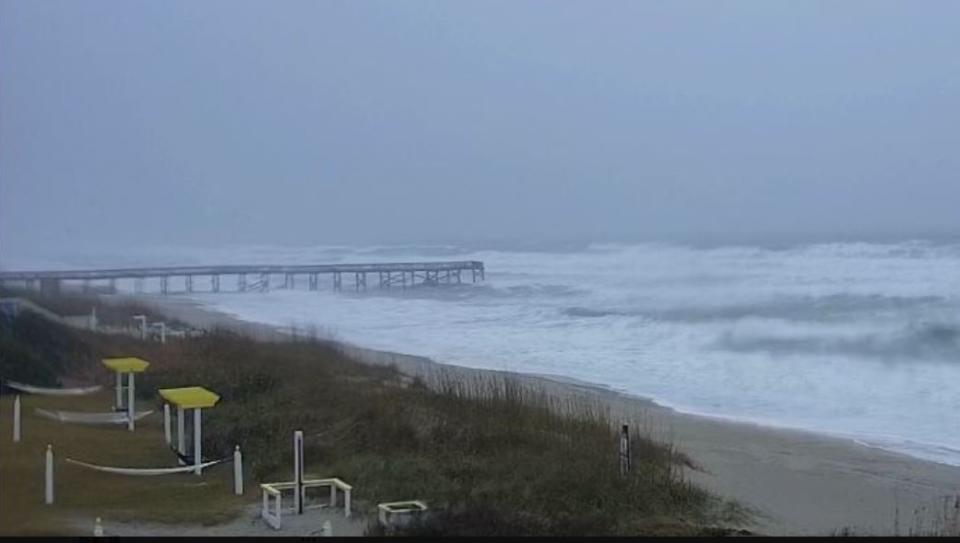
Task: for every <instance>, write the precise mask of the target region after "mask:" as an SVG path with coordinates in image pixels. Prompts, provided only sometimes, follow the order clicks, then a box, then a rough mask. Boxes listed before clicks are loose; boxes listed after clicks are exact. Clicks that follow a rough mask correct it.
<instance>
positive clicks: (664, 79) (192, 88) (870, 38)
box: [0, 0, 960, 256]
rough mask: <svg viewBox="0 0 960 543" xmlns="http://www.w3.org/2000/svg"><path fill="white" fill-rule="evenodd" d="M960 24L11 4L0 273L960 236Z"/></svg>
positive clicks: (880, 6) (934, 10)
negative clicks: (121, 254)
mask: <svg viewBox="0 0 960 543" xmlns="http://www.w3.org/2000/svg"><path fill="white" fill-rule="evenodd" d="M958 21H960V2H956V1H952V0H948V1H942V2H935V1H912V0H911V1H903V2H881V1H876V0H869V1H851V0H846V1H835V0H830V1H824V2H816V1H809V0H804V1H800V0H794V1H771V0H759V1H730V2H723V1H715V0H710V1H702V2H692V1H691V2H684V1H656V2H654V1H647V2H644V1H639V0H635V1H625V2H618V1H610V0H604V1H593V0H591V1H582V2H572V1H562V0H552V1H549V2H548V1H539V2H534V1H526V2H524V1H517V0H508V1H482V2H481V1H473V2H467V1H456V2H454V1H448V0H441V1H433V2H430V1H425V0H417V1H396V0H394V1H383V2H374V1H358V0H348V1H319V0H318V1H309V2H295V1H288V0H285V1H263V2H240V1H235V0H231V1H224V2H214V1H193V0H191V1H172V0H162V1H161V0H156V1H150V2H146V1H130V0H122V1H89V0H88V1H83V2H79V1H64V2H60V1H50V0H46V1H33V0H19V1H12V0H2V1H0V244H2V246H0V256H2V254H4V253H5V252H7V253H10V252H13V253H17V252H20V251H23V250H26V249H28V248H30V247H31V246H33V247H47V248H56V247H61V246H69V247H73V248H76V247H82V246H85V245H87V244H96V245H99V246H109V247H116V248H118V249H122V248H123V247H127V246H130V245H131V244H133V243H166V244H178V243H189V244H194V245H196V244H201V245H209V244H219V243H283V244H301V243H302V244H313V243H318V244H319V243H332V244H339V243H395V242H450V241H460V240H463V241H467V240H470V241H477V240H510V239H518V240H562V239H570V240H647V239H685V240H714V239H718V240H719V239H732V240H735V239H749V238H762V237H770V238H777V237H782V238H784V239H792V238H822V239H831V238H836V239H841V238H842V239H849V238H851V237H853V238H857V237H860V238H865V239H870V238H877V237H880V238H883V237H912V236H921V235H952V234H954V233H958V232H960V175H958V172H960V30H958Z"/></svg>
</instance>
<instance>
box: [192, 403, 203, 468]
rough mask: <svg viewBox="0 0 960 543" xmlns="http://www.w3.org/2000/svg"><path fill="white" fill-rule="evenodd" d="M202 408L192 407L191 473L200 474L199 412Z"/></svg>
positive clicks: (201, 461)
mask: <svg viewBox="0 0 960 543" xmlns="http://www.w3.org/2000/svg"><path fill="white" fill-rule="evenodd" d="M201 411H202V410H201V409H200V408H199V407H194V408H193V465H194V466H195V467H194V469H193V473H195V474H196V475H200V472H201V471H202V469H201V468H200V464H202V463H203V460H202V457H201V455H200V449H201V446H200V445H201V434H200V412H201Z"/></svg>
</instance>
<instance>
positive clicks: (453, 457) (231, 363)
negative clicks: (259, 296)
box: [0, 329, 744, 535]
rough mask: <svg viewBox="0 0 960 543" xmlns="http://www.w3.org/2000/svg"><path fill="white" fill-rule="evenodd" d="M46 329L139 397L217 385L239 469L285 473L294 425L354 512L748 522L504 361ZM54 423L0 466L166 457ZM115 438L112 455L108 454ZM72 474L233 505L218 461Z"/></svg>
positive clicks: (100, 493) (213, 432) (188, 509)
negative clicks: (56, 451)
mask: <svg viewBox="0 0 960 543" xmlns="http://www.w3.org/2000/svg"><path fill="white" fill-rule="evenodd" d="M56 333H58V334H60V333H66V334H68V335H72V336H73V337H75V338H79V339H80V342H81V343H82V345H83V346H84V347H83V349H88V350H89V353H91V356H92V357H93V358H99V357H101V356H141V357H144V358H146V359H147V360H150V361H151V363H152V365H151V367H150V369H149V371H148V372H146V373H145V374H142V377H141V378H140V379H139V380H138V393H139V395H140V396H141V401H142V402H143V404H144V405H145V406H146V405H149V404H152V405H154V406H156V407H157V408H159V407H160V404H159V402H158V400H157V397H156V394H155V390H156V389H157V388H165V387H176V386H190V385H203V386H205V387H207V388H210V389H211V390H214V391H215V392H217V393H218V394H220V395H221V398H222V399H221V401H220V403H219V404H218V405H217V406H216V407H214V408H212V409H209V410H207V412H206V413H205V416H204V444H203V447H204V451H205V454H207V455H209V456H210V457H220V456H224V455H227V454H229V452H230V451H232V450H233V447H234V445H235V444H240V445H241V447H242V448H243V451H244V457H245V463H246V466H247V468H248V472H249V473H250V476H252V478H251V481H250V482H251V483H254V482H266V481H268V480H289V479H290V471H291V469H292V468H291V465H290V456H291V450H290V449H291V437H292V433H293V431H294V430H298V429H302V430H303V431H304V433H305V447H306V461H307V466H306V469H307V472H308V474H310V475H315V476H318V477H340V478H341V479H344V480H346V481H347V482H349V483H350V484H352V485H354V487H355V493H354V500H355V510H356V511H357V512H358V513H360V514H370V515H373V514H375V504H376V503H378V502H382V501H396V500H404V499H421V500H424V501H426V502H427V503H428V504H429V505H430V507H431V509H432V511H434V513H433V515H432V516H431V517H429V520H428V522H426V523H424V524H421V525H416V526H412V527H411V528H410V529H409V530H408V533H415V534H422V535H641V534H645V535H717V534H724V533H728V532H729V530H728V528H727V526H734V525H736V524H738V523H740V522H741V521H743V520H744V519H743V513H742V511H741V510H740V509H739V508H738V507H736V506H735V505H734V504H730V503H727V502H723V501H721V500H719V499H717V498H716V497H714V496H711V495H710V494H708V493H707V492H705V491H703V490H701V489H699V488H697V487H696V486H694V485H692V484H691V483H689V482H688V481H686V480H685V479H684V477H683V466H685V465H689V460H688V459H687V458H686V457H684V456H683V455H682V454H680V453H678V452H677V451H675V450H674V449H673V448H672V447H670V446H668V445H664V444H660V443H656V442H654V441H652V440H650V439H647V438H645V437H643V436H638V435H636V434H637V432H636V431H635V434H634V435H635V438H634V441H633V453H634V458H633V465H634V470H633V472H632V473H631V474H630V475H629V476H627V477H621V476H620V475H619V473H618V467H617V435H616V431H615V426H616V425H617V424H619V422H620V421H613V420H611V419H610V417H609V415H608V413H607V410H606V409H605V408H604V406H603V405H600V404H590V403H583V402H580V401H577V400H573V399H565V398H558V397H555V396H550V395H547V394H545V393H543V392H542V391H539V390H537V389H536V388H535V387H531V386H526V385H521V384H519V383H517V382H515V381H513V380H511V379H509V378H506V377H502V376H489V377H483V378H474V379H467V380H464V379H463V378H462V376H457V375H456V374H449V375H440V376H438V377H437V378H436V379H431V382H430V384H429V386H428V384H426V383H424V382H422V381H420V380H417V379H411V378H410V377H407V376H405V375H403V374H401V373H400V372H398V371H397V370H395V369H394V368H391V367H386V366H368V365H364V364H360V363H358V362H356V361H355V360H352V359H350V358H348V357H347V356H345V355H344V354H342V353H341V352H340V350H339V349H338V348H337V347H336V346H335V345H333V344H330V343H326V342H322V341H317V340H302V341H272V342H271V341H255V340H253V339H250V338H249V337H244V336H241V335H238V334H235V333H230V332H224V331H211V333H209V334H207V335H205V336H204V337H197V338H183V339H180V338H178V339H174V340H171V341H169V342H168V343H167V345H159V344H156V343H150V342H140V341H137V340H135V339H133V338H128V337H123V336H105V335H97V334H91V333H84V332H76V331H68V330H59V329H57V330H56ZM31 348H33V347H31ZM72 369H73V368H72V367H71V366H69V365H68V366H67V367H66V368H64V371H65V372H66V373H70V372H71V371H72ZM77 369H78V371H82V372H85V373H86V375H87V376H88V379H91V378H95V379H99V380H100V381H101V382H103V383H104V384H107V385H109V384H110V383H111V382H112V381H110V376H109V375H107V374H106V373H104V372H101V373H99V374H98V373H97V372H96V371H95V370H91V369H90V368H86V369H84V365H83V364H82V363H77ZM5 401H7V402H9V400H7V399H5ZM31 401H32V400H31ZM90 401H97V402H100V403H104V405H107V406H108V405H109V403H110V402H109V398H99V399H96V400H94V399H91V400H90ZM5 405H6V404H5ZM72 408H74V407H72ZM55 424H56V423H52V422H47V421H43V422H35V421H31V427H32V432H33V434H32V437H30V438H29V441H28V442H27V444H26V446H24V445H23V444H22V445H21V451H18V452H16V454H15V455H13V456H11V458H14V459H15V460H13V462H12V463H11V461H7V460H6V458H7V456H6V454H5V455H4V456H3V458H4V460H3V461H2V463H0V473H4V474H9V475H10V476H12V477H17V478H20V479H22V480H23V484H24V485H27V486H25V487H24V488H25V489H26V488H30V487H29V485H31V484H33V485H40V484H41V483H42V480H41V477H40V474H41V473H42V471H37V470H42V468H41V467H38V466H42V464H41V463H40V462H42V447H43V446H45V442H46V441H48V440H51V439H54V438H56V439H57V440H58V441H57V442H58V443H59V442H61V441H63V440H66V441H65V442H64V445H63V446H62V447H63V449H64V452H65V453H69V454H74V455H76V456H78V457H81V458H83V459H89V460H90V461H101V462H102V463H105V464H110V463H112V464H117V463H120V464H123V463H124V462H123V461H121V460H128V462H127V463H131V464H132V463H134V461H136V462H142V463H144V464H147V463H150V464H149V465H158V464H157V463H160V464H159V465H167V464H168V463H169V462H170V461H171V459H170V458H169V456H170V453H169V451H167V450H166V449H165V448H164V447H163V445H162V437H161V435H160V429H159V427H158V426H157V425H158V424H159V423H158V422H155V421H154V422H151V423H147V424H146V425H144V426H143V427H142V429H138V430H137V432H136V433H135V434H129V433H128V432H126V431H125V430H122V429H114V428H111V429H95V430H91V429H90V427H80V428H79V429H72V428H71V429H70V430H69V432H71V433H70V434H67V433H65V432H66V430H65V429H66V428H67V426H65V425H60V427H59V428H51V425H55ZM632 428H634V429H635V430H636V429H638V428H639V427H638V425H637V424H633V425H632ZM81 430H82V432H81ZM2 431H4V430H3V429H2V426H0V432H2ZM58 431H59V432H60V433H59V434H58V433H57V432H58ZM44 432H49V434H44ZM81 434H82V435H81ZM6 440H7V443H4V449H0V451H3V452H4V453H6V449H7V448H8V447H9V438H6ZM0 441H2V439H0ZM55 446H56V447H58V448H60V446H59V445H56V444H55ZM141 447H142V448H141ZM114 451H122V453H121V452H118V455H119V456H116V457H114V456H111V455H112V454H113V452H114ZM81 455H82V456H81ZM163 462H166V463H163ZM223 471H225V472H226V471H228V470H223ZM27 474H29V475H27ZM85 476H88V475H84V474H80V473H77V474H70V475H66V474H65V479H64V480H63V482H64V484H65V485H66V484H68V483H70V485H69V486H70V488H71V490H69V491H66V492H65V493H64V495H63V499H62V501H61V500H59V499H58V507H64V508H66V509H68V510H70V511H77V512H93V511H94V510H96V511H98V513H97V514H100V513H99V512H103V514H100V516H104V517H106V516H109V515H119V516H121V517H123V518H138V519H142V520H164V521H167V522H196V521H198V520H200V519H224V518H228V517H229V516H230V515H231V514H236V513H235V512H236V511H237V509H238V507H239V505H238V504H237V503H236V500H234V499H232V497H231V496H230V493H229V492H228V491H227V489H224V488H221V486H222V484H227V483H226V482H224V481H221V482H220V483H217V482H216V481H217V477H218V475H216V474H212V475H211V479H210V482H209V484H208V485H206V486H204V487H192V486H184V485H188V484H189V483H190V481H191V477H192V476H184V477H181V478H174V479H176V480H173V479H172V482H171V483H169V486H159V487H149V488H147V487H143V486H140V485H139V484H138V483H135V482H125V481H123V480H120V479H122V478H119V477H111V476H105V475H100V474H98V475H97V477H98V479H96V480H91V479H89V478H88V479H83V480H81V479H70V478H69V477H85ZM106 477H110V479H109V480H108V479H106ZM114 479H116V480H114ZM204 480H205V481H206V480H207V477H206V476H205V477H204ZM81 481H82V482H81ZM74 486H76V487H78V488H76V489H74V488H73V487H74ZM247 486H248V488H254V487H255V485H253V484H248V485H247ZM80 487H82V490H81V489H80ZM39 488H40V487H39V486H36V489H31V490H23V491H18V493H19V492H23V493H24V494H29V495H34V494H35V495H36V500H35V501H33V502H30V503H31V505H30V506H29V507H28V506H26V505H18V506H16V507H20V508H21V510H15V511H11V512H9V513H8V512H6V511H3V510H2V509H0V515H6V514H11V515H13V516H14V517H17V518H29V517H31V515H41V516H42V515H46V514H48V513H47V512H46V511H43V509H44V508H43V506H42V505H41V503H42V501H41V500H42V493H40V492H41V491H40V490H38V489H39ZM108 489H109V491H110V492H112V494H110V495H107V493H108ZM187 489H189V490H187ZM71 493H73V494H71ZM248 494H249V492H248ZM247 500H248V502H249V503H253V502H252V500H251V499H250V497H249V496H248V497H247ZM4 501H6V500H4ZM38 510H39V511H38ZM0 518H3V517H2V516H0ZM24 526H26V525H25V524H22V523H21V524H20V525H19V528H18V529H23V528H24ZM10 533H20V532H16V531H14V532H10ZM371 533H372V534H376V533H379V532H377V531H376V530H373V531H372V532H371Z"/></svg>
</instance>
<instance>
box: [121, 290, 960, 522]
mask: <svg viewBox="0 0 960 543" xmlns="http://www.w3.org/2000/svg"><path fill="white" fill-rule="evenodd" d="M138 299H139V300H140V301H144V302H147V303H151V304H154V305H155V306H157V308H158V309H159V310H161V311H163V312H164V313H165V314H167V315H169V316H171V317H173V318H176V319H179V320H181V321H184V322H188V323H190V324H191V325H193V326H196V327H199V328H211V327H222V328H227V329H232V330H235V331H239V332H243V333H247V334H250V335H253V336H254V337H259V338H261V339H271V338H288V337H289V335H288V334H285V333H283V332H281V331H280V330H278V329H276V328H273V327H270V326H267V325H262V324H257V323H249V322H244V321H240V320H238V319H236V318H234V317H232V316H230V315H227V314H224V313H219V312H215V311H211V310H208V309H205V308H203V307H201V306H200V305H198V304H196V303H195V302H192V301H190V300H187V299H182V298H177V297H170V296H168V297H160V296H143V297H139V298H138ZM341 347H342V348H343V349H344V351H346V352H348V353H349V354H351V355H352V356H355V357H356V358H358V359H360V360H362V361H364V362H366V363H370V364H394V365H396V366H397V367H398V368H399V369H400V370H401V371H403V372H404V373H407V374H409V375H411V376H420V377H421V378H424V379H425V380H430V379H436V378H438V376H446V377H450V376H454V377H455V378H457V379H483V378H484V377H485V376H486V377H489V376H491V375H494V374H500V375H509V376H511V377H512V378H515V379H517V380H518V381H520V382H522V383H524V384H525V385H529V386H531V387H535V388H536V389H539V390H542V391H544V392H545V393H547V394H550V395H552V396H554V397H556V398H558V399H577V400H578V401H579V400H582V401H584V402H589V403H592V404H601V405H603V406H604V407H605V408H608V409H609V410H610V412H611V414H612V415H613V416H614V417H617V418H622V419H624V420H630V421H642V424H641V426H642V428H643V430H644V431H646V432H647V433H650V434H652V435H653V437H655V438H657V439H659V440H661V441H665V442H669V443H673V444H674V445H676V446H677V448H679V449H680V450H681V451H682V452H684V453H686V454H687V455H688V456H690V457H691V458H692V459H693V461H694V463H695V464H696V465H697V467H698V469H696V470H688V474H689V477H690V478H691V480H693V481H694V482H696V483H697V484H699V485H701V486H702V487H704V488H706V489H708V490H711V491H713V492H715V493H717V494H719V495H721V496H724V497H727V498H731V499H734V500H736V501H738V502H740V503H741V504H743V505H745V506H747V507H749V508H750V509H751V510H752V511H754V512H755V514H754V520H753V523H752V524H751V525H750V526H748V527H747V528H748V529H750V530H752V531H755V532H759V533H764V534H771V535H829V534H832V533H835V532H837V531H840V530H843V529H851V530H853V531H855V532H856V533H857V534H864V535H894V534H900V535H907V534H909V533H911V532H912V531H913V532H915V531H916V530H917V529H929V528H931V527H933V526H936V522H937V519H938V518H942V516H943V515H942V513H941V511H942V508H943V503H944V500H945V499H947V498H948V497H951V496H956V495H957V494H960V468H958V467H953V466H947V465H943V464H937V463H934V462H928V461H923V460H918V459H914V458H911V457H908V456H905V455H901V454H896V453H891V452H886V451H882V450H879V449H874V448H870V447H866V446H863V445H860V444H857V443H855V442H853V441H850V440H844V439H839V438H833V437H828V436H822V435H819V434H814V433H809V432H801V431H793V430H783V429H776V428H768V427H763V426H758V425H752V424H745V423H739V422H730V421H726V420H721V419H714V418H710V417H704V416H694V415H687V414H683V413H679V412H677V411H674V410H672V409H669V408H666V407H662V406H659V405H657V404H656V403H654V402H652V401H650V400H649V399H645V398H639V397H634V396H629V395H626V394H621V393H618V392H615V391H612V390H610V389H607V388H605V387H602V386H599V385H592V384H589V383H583V382H578V381H575V380H572V379H566V378H562V377H557V376H543V375H527V374H518V373H511V372H496V371H489V370H475V369H470V368H462V367H458V366H451V365H447V364H440V363H437V362H435V361H432V360H430V359H427V358H424V357H419V356H413V355H405V354H399V353H391V352H383V351H375V350H371V349H365V348H363V347H359V346H353V345H345V344H341Z"/></svg>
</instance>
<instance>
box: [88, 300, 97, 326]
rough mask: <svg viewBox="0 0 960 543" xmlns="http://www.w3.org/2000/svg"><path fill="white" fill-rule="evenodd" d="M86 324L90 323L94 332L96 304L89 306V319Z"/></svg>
mask: <svg viewBox="0 0 960 543" xmlns="http://www.w3.org/2000/svg"><path fill="white" fill-rule="evenodd" d="M87 324H89V325H90V329H91V330H93V331H94V332H96V331H97V306H93V307H91V308H90V320H89V321H88V323H87Z"/></svg>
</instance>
